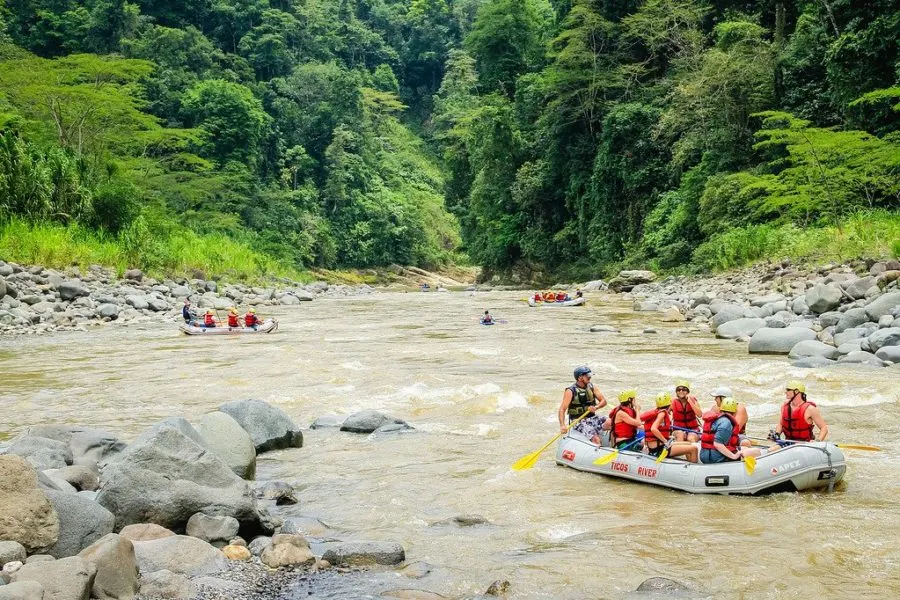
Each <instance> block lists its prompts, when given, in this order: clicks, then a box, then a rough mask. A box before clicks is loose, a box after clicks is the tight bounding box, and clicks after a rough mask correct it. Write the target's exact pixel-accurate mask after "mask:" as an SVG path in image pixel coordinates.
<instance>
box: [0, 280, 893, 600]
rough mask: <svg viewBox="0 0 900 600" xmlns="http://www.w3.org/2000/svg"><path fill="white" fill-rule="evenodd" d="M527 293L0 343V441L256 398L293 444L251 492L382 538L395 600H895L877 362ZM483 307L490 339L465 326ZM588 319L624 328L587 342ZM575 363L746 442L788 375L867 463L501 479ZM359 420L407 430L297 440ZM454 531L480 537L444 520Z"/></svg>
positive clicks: (545, 466) (852, 456)
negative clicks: (413, 595)
mask: <svg viewBox="0 0 900 600" xmlns="http://www.w3.org/2000/svg"><path fill="white" fill-rule="evenodd" d="M523 295H525V294H524V293H522V292H519V293H514V292H490V293H478V294H477V295H474V296H473V295H471V294H469V293H466V292H459V293H456V292H450V293H427V294H425V293H406V294H404V293H386V294H376V295H372V296H364V297H357V298H349V299H338V300H317V301H315V302H310V303H305V304H303V305H301V306H299V307H278V308H275V309H273V312H266V311H261V312H262V313H263V316H270V315H273V314H274V316H276V317H277V318H278V319H279V321H280V324H281V325H280V328H279V330H278V332H276V333H275V334H272V335H260V336H244V337H234V338H231V337H228V338H223V337H212V338H197V337H188V336H184V335H181V334H180V333H178V331H177V329H176V325H175V322H174V321H173V322H172V323H171V324H163V325H160V324H159V323H142V324H137V325H132V326H128V327H115V326H108V327H102V328H96V329H92V330H90V331H87V332H66V333H57V334H53V335H47V336H40V337H32V336H18V337H7V338H2V339H0V381H2V384H0V411H2V415H3V418H2V421H0V424H2V425H0V439H2V437H9V436H10V435H13V434H16V433H19V432H21V431H23V430H24V429H25V428H27V427H28V426H30V425H34V424H38V423H52V422H69V423H79V424H85V425H91V426H97V427H104V428H107V429H110V430H112V431H115V432H119V433H120V434H121V435H122V437H123V438H125V439H131V438H133V437H134V436H135V435H136V434H137V433H139V432H140V431H141V430H142V429H143V428H144V427H147V426H148V425H151V424H152V423H154V422H156V421H158V420H159V419H162V418H164V417H167V416H172V415H183V416H185V417H187V418H188V419H190V420H192V421H194V422H197V421H199V419H200V417H201V416H202V415H203V414H204V413H205V412H207V411H210V410H214V409H215V408H216V407H217V406H218V405H219V404H221V403H223V402H226V401H230V400H236V399H243V398H258V399H261V400H265V401H268V402H271V403H273V404H276V405H278V406H280V407H281V408H282V409H284V410H285V411H286V412H287V413H288V414H290V415H291V416H292V417H293V418H294V420H295V421H296V422H297V423H298V424H300V425H301V426H302V427H303V428H304V435H305V447H304V448H302V449H297V450H290V451H282V452H276V453H269V454H264V455H262V456H261V457H260V459H259V469H258V470H259V473H258V476H259V477H260V478H261V479H281V480H285V481H288V482H290V483H293V484H294V485H295V486H297V489H298V492H297V495H298V497H299V498H300V504H299V505H297V506H296V507H293V508H292V509H291V510H292V512H291V513H290V514H295V515H307V516H314V517H318V518H319V519H321V520H322V521H323V522H325V523H326V524H328V525H329V526H330V527H331V528H333V529H332V530H330V531H329V532H327V533H326V535H327V536H329V535H330V536H333V537H336V538H347V539H372V540H387V541H397V542H400V543H401V544H403V546H404V547H405V548H406V552H407V559H408V561H409V562H412V561H425V562H427V563H429V564H431V565H432V566H433V570H432V572H431V573H430V574H429V575H428V576H427V577H425V578H424V579H421V580H408V579H407V578H405V577H403V576H400V575H391V576H390V577H391V578H393V581H394V583H393V584H392V585H393V587H395V588H411V587H417V588H422V589H428V590H431V591H433V592H436V593H440V594H444V595H446V596H449V597H459V596H464V595H468V594H473V593H476V592H483V591H484V589H485V588H486V587H487V586H488V584H490V583H491V582H492V581H494V580H496V579H507V580H509V581H510V582H511V584H512V585H511V586H510V591H509V596H508V597H509V598H516V599H526V598H527V599H544V598H554V599H573V600H574V599H580V598H621V597H625V596H627V595H628V593H629V591H631V590H634V589H635V588H636V587H637V586H638V584H640V583H641V581H643V580H644V579H646V578H648V577H653V576H665V577H670V578H673V579H676V580H679V581H682V582H684V583H687V584H689V585H692V586H694V587H696V588H698V589H700V590H703V591H704V592H705V595H708V597H715V598H740V599H744V598H791V599H803V598H824V599H833V598H834V599H836V598H842V599H843V598H846V597H854V598H897V597H900V459H898V454H897V450H896V448H897V444H895V443H893V440H896V439H897V437H898V434H900V421H898V419H897V416H896V415H897V411H898V408H900V371H898V370H897V368H896V367H894V368H892V369H869V368H864V367H847V368H832V369H827V370H826V369H822V370H819V369H816V370H806V369H795V368H792V367H791V366H790V365H789V363H788V361H787V359H786V358H784V357H759V356H750V355H748V354H747V346H746V344H743V343H736V342H733V341H724V340H716V339H714V338H713V337H712V336H711V335H710V334H709V333H708V332H706V331H694V330H692V329H691V326H690V325H688V326H685V324H667V323H661V322H659V316H658V315H655V314H653V313H634V312H632V310H631V303H630V302H628V301H626V300H622V299H617V298H615V297H612V296H605V295H592V296H589V302H588V305H587V306H585V307H582V308H529V307H528V306H527V305H526V304H525V303H524V302H522V301H521V300H520V298H521V297H522V296H523ZM486 308H488V309H490V310H491V312H492V314H493V315H494V316H495V318H499V319H507V320H508V322H507V323H505V324H500V325H496V326H493V327H483V326H480V325H479V323H478V317H479V315H480V314H481V313H482V312H483V311H484V309H486ZM595 324H611V325H614V326H616V327H618V328H619V329H621V333H619V334H609V333H589V332H588V328H589V327H590V326H591V325H595ZM646 326H653V327H656V328H657V329H658V331H659V333H658V334H645V333H642V332H643V329H644V328H645V327H646ZM581 363H586V364H588V365H590V366H591V367H592V368H593V370H594V373H595V376H594V383H595V384H597V385H598V386H599V387H600V388H601V390H603V392H604V393H605V394H606V395H607V397H610V398H612V397H614V396H615V395H616V394H617V393H618V392H619V391H620V390H621V389H623V388H625V387H632V386H633V387H636V388H637V389H638V391H639V394H640V395H639V398H641V397H643V398H644V402H643V403H642V405H643V406H645V407H646V406H649V398H651V397H652V396H653V395H655V394H656V393H657V392H659V391H662V390H664V389H667V388H671V386H672V385H673V384H674V381H675V379H680V378H686V379H689V380H690V381H691V382H692V383H693V391H694V393H695V394H697V395H698V397H701V400H702V403H703V405H704V407H705V406H707V405H708V404H709V398H708V396H706V394H707V393H708V392H709V391H710V390H711V389H712V388H713V387H714V386H716V385H720V384H722V385H728V386H730V387H731V388H732V389H733V390H734V393H735V395H736V397H737V398H738V399H739V400H741V401H744V402H746V403H747V405H748V409H749V413H750V425H749V432H750V433H754V432H755V433H756V434H758V435H765V432H767V431H768V428H769V425H770V424H771V423H774V419H775V413H776V410H777V407H778V403H779V402H780V401H781V399H782V398H783V392H782V390H783V385H784V382H785V381H786V380H788V379H793V378H802V379H804V380H805V381H806V382H807V388H808V390H809V393H810V399H811V400H813V401H815V402H817V403H818V404H819V406H820V407H821V409H822V412H823V414H824V416H825V418H826V420H827V421H828V422H829V424H830V426H831V432H832V435H831V437H832V439H833V440H834V441H837V442H844V443H856V444H876V445H880V446H882V447H883V448H884V451H882V452H863V451H848V452H847V462H848V471H847V475H846V478H845V481H844V482H842V483H841V484H839V485H838V486H837V488H836V489H835V490H834V492H833V493H831V494H828V493H825V492H821V493H803V494H777V495H772V496H766V497H759V498H746V497H718V496H701V495H690V494H685V493H680V492H674V491H669V490H666V489H662V488H656V487H653V486H643V485H640V484H635V483H629V482H624V481H620V480H614V479H609V478H604V477H601V476H597V475H591V474H586V473H580V472H577V471H574V470H570V469H566V468H563V467H558V466H556V465H555V464H554V462H553V454H554V448H552V447H551V448H550V449H549V450H548V451H547V452H546V453H545V455H544V456H543V457H542V459H541V461H540V462H539V463H538V465H537V466H536V467H535V468H534V469H532V470H529V471H523V472H514V471H512V470H511V469H510V465H511V464H512V463H513V462H514V461H516V460H517V459H518V458H520V457H522V456H523V455H525V454H528V453H530V452H532V451H534V450H537V449H538V448H540V447H541V446H543V445H544V444H545V443H547V442H548V441H549V440H550V439H551V438H552V437H553V436H554V435H555V434H556V433H557V431H558V427H557V421H556V411H557V408H558V406H559V401H560V399H561V396H562V392H563V388H564V387H565V386H566V385H569V383H570V382H571V379H572V370H573V368H574V367H575V366H577V365H578V364H581ZM362 409H376V410H380V411H382V412H385V413H387V414H390V415H392V416H396V417H399V418H401V419H404V420H406V421H408V422H409V423H410V424H412V425H413V426H414V427H415V428H416V431H414V432H411V433H405V434H386V435H379V436H361V435H354V434H349V433H341V432H339V431H337V430H335V429H324V430H322V429H320V430H307V429H306V428H307V427H308V425H309V424H310V423H311V422H312V421H313V420H315V419H316V418H317V417H320V416H323V415H328V414H336V415H348V414H350V413H353V412H356V411H359V410H362ZM471 514H477V515H481V516H483V517H484V518H486V519H487V520H488V522H489V523H488V524H483V525H477V526H473V527H460V526H457V525H451V524H442V523H440V522H441V521H443V520H445V519H448V518H451V517H454V516H457V515H471ZM339 596H340V594H335V595H333V596H332V597H339ZM359 597H362V594H361V595H360V596H359ZM367 597H368V596H367Z"/></svg>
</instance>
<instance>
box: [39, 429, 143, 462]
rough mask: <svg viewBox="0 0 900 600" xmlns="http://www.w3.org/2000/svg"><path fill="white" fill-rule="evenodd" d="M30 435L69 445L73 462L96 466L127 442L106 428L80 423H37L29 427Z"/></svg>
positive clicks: (117, 451) (121, 448)
mask: <svg viewBox="0 0 900 600" xmlns="http://www.w3.org/2000/svg"><path fill="white" fill-rule="evenodd" d="M28 433H29V435H33V436H39V437H45V438H49V439H52V440H56V441H58V442H63V443H65V444H66V445H68V447H69V450H70V451H71V454H72V464H75V465H84V466H87V467H91V468H96V466H97V464H98V463H99V462H100V461H102V460H103V459H105V458H108V457H109V456H112V455H114V454H118V453H119V452H121V451H122V450H124V449H125V444H124V443H123V442H122V441H121V440H119V438H117V437H116V436H115V435H114V434H112V433H110V432H109V431H106V430H104V429H94V428H92V427H81V426H79V425H37V426H34V427H31V428H29V429H28Z"/></svg>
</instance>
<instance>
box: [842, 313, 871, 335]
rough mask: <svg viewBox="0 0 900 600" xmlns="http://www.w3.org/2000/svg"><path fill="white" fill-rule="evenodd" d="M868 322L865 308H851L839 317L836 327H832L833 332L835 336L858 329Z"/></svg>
mask: <svg viewBox="0 0 900 600" xmlns="http://www.w3.org/2000/svg"><path fill="white" fill-rule="evenodd" d="M868 322H869V315H867V314H866V309H865V308H851V309H850V310H848V311H846V312H845V313H844V314H843V315H842V316H841V319H840V320H839V321H838V322H837V325H835V326H834V332H835V333H836V334H837V333H840V332H842V331H845V330H847V329H852V328H854V327H859V326H860V325H862V324H863V323H868Z"/></svg>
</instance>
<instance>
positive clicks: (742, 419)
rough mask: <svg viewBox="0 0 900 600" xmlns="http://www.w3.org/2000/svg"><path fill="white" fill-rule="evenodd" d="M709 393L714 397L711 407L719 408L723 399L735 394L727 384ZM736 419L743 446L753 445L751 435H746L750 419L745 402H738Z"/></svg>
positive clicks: (739, 437)
mask: <svg viewBox="0 0 900 600" xmlns="http://www.w3.org/2000/svg"><path fill="white" fill-rule="evenodd" d="M709 395H710V396H712V397H713V405H712V407H711V408H714V409H717V410H718V408H719V405H720V404H722V400H724V399H725V398H730V397H733V396H734V395H733V394H732V393H731V388H727V387H725V386H719V387H717V388H716V389H714V390H713V391H711V392H710V393H709ZM734 420H735V421H737V424H738V427H739V428H740V429H739V431H738V439H739V440H740V442H741V446H745V447H747V448H750V447H752V446H753V442H751V441H750V438H749V437H747V436H746V435H744V434H745V432H746V431H747V421H748V420H749V417H748V415H747V407H746V406H744V403H743V402H738V405H737V412H736V413H734Z"/></svg>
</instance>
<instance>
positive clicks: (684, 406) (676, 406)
mask: <svg viewBox="0 0 900 600" xmlns="http://www.w3.org/2000/svg"><path fill="white" fill-rule="evenodd" d="M672 420H673V421H674V422H675V427H685V428H687V429H697V426H698V425H699V423H698V422H697V413H695V412H694V407H692V406H691V403H690V402H689V401H688V399H687V398H685V401H684V402H682V401H681V400H679V399H678V398H673V399H672Z"/></svg>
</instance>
